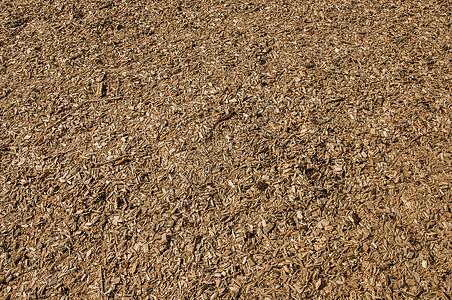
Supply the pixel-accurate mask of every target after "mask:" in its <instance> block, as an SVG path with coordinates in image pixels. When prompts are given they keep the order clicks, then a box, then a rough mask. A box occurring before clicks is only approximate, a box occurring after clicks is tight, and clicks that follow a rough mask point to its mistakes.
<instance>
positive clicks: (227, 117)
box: [212, 110, 236, 129]
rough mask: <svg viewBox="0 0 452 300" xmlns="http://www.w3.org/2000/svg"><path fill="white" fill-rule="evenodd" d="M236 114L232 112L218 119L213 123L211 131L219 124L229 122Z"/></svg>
mask: <svg viewBox="0 0 452 300" xmlns="http://www.w3.org/2000/svg"><path fill="white" fill-rule="evenodd" d="M235 114H236V111H235V110H233V111H231V112H230V113H228V114H227V115H225V116H223V117H220V118H219V119H218V120H216V121H215V123H213V126H212V129H215V127H216V126H217V125H218V124H220V123H221V122H224V121H226V120H229V119H230V118H232V117H233V116H234V115H235Z"/></svg>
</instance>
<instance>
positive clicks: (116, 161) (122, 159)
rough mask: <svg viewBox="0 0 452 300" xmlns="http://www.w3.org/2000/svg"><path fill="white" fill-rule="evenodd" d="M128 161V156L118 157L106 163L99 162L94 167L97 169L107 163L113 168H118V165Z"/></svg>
mask: <svg viewBox="0 0 452 300" xmlns="http://www.w3.org/2000/svg"><path fill="white" fill-rule="evenodd" d="M128 160H130V156H129V155H123V156H119V157H117V158H114V159H112V160H107V161H103V162H99V163H96V164H95V166H96V167H99V166H103V165H106V164H109V163H113V164H114V165H115V166H119V165H120V164H123V163H124V162H126V161H128Z"/></svg>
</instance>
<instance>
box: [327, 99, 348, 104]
mask: <svg viewBox="0 0 452 300" xmlns="http://www.w3.org/2000/svg"><path fill="white" fill-rule="evenodd" d="M344 100H345V98H338V99H332V100H328V101H326V102H325V105H327V104H332V103H338V102H342V101H344Z"/></svg>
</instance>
